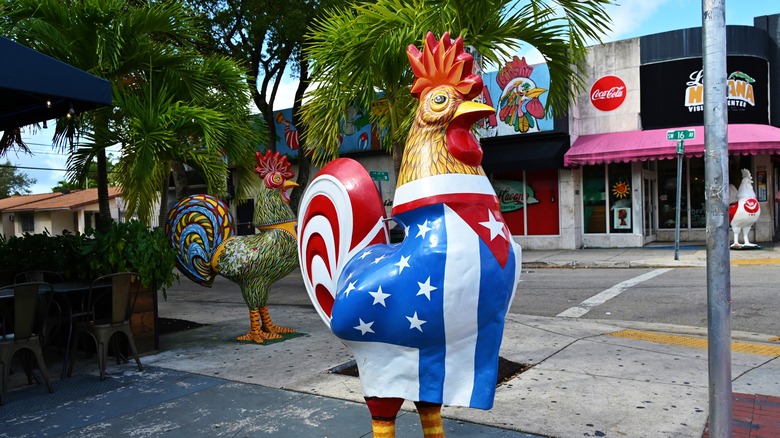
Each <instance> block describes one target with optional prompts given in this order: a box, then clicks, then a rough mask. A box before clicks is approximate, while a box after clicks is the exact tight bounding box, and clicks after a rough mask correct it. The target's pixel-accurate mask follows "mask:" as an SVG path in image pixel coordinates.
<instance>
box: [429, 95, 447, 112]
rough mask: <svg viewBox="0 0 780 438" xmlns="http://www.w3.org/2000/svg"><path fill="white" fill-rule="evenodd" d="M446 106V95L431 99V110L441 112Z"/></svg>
mask: <svg viewBox="0 0 780 438" xmlns="http://www.w3.org/2000/svg"><path fill="white" fill-rule="evenodd" d="M446 105H447V95H446V94H436V95H435V96H433V97H432V98H431V109H432V110H434V111H441V110H443V109H444V107H445V106H446Z"/></svg>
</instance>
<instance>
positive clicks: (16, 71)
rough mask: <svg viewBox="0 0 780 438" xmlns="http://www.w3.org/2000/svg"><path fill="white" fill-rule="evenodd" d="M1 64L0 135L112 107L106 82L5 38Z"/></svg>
mask: <svg viewBox="0 0 780 438" xmlns="http://www.w3.org/2000/svg"><path fill="white" fill-rule="evenodd" d="M0 60H2V61H3V63H5V65H6V67H4V68H2V69H0V131H5V130H6V129H11V128H16V127H18V126H24V125H29V124H32V123H37V122H41V121H44V120H50V119H55V118H58V117H63V116H65V115H66V114H67V113H68V111H69V110H70V109H71V107H72V108H73V110H74V111H75V112H76V113H79V112H82V111H87V110H91V109H95V108H100V107H102V106H106V105H111V83H110V82H108V81H107V80H105V79H101V78H99V77H97V76H93V75H91V74H89V73H87V72H85V71H83V70H79V69H77V68H75V67H73V66H71V65H68V64H65V63H64V62H61V61H58V60H56V59H54V58H51V57H49V56H46V55H44V54H42V53H40V52H37V51H35V50H33V49H30V48H29V47H25V46H23V45H21V44H18V43H16V42H14V41H11V40H9V39H7V38H3V37H0ZM47 102H49V103H47Z"/></svg>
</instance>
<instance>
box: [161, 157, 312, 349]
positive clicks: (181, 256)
mask: <svg viewBox="0 0 780 438" xmlns="http://www.w3.org/2000/svg"><path fill="white" fill-rule="evenodd" d="M255 172H257V174H258V175H259V176H260V178H261V179H262V181H263V184H261V190H260V192H259V193H258V199H257V206H256V208H255V217H254V224H255V226H256V227H257V229H258V230H259V233H257V234H252V235H247V236H236V231H235V223H234V221H233V216H232V215H231V214H230V212H229V211H228V207H227V205H225V203H224V202H222V201H221V200H219V199H218V198H216V197H214V196H210V195H202V194H201V195H191V196H188V197H186V198H184V199H182V200H181V201H180V202H179V203H178V204H177V205H176V206H175V207H173V208H172V209H171V211H170V212H169V213H168V222H167V224H166V231H167V233H168V236H169V238H170V244H171V246H172V247H173V249H174V251H175V252H176V265H177V266H178V268H179V270H180V271H181V272H182V273H183V274H184V275H186V276H187V278H189V279H190V280H192V281H194V282H196V283H198V284H201V285H204V286H211V285H212V283H213V282H214V279H215V277H216V276H217V275H222V276H223V277H225V278H227V279H229V280H231V281H233V282H234V283H236V284H238V285H239V286H240V287H241V294H242V295H243V297H244V301H245V302H246V304H247V306H248V307H249V320H250V328H249V332H248V333H246V334H244V335H241V336H239V337H237V338H236V339H237V340H239V341H254V342H257V343H262V342H263V341H266V340H270V339H279V338H281V337H282V334H284V333H292V332H293V330H292V329H290V328H286V327H280V326H277V325H275V324H274V323H273V321H272V320H271V316H270V315H269V314H268V307H267V306H266V302H267V301H268V293H269V292H270V288H271V285H272V284H273V283H274V282H276V281H277V280H279V279H281V278H282V277H284V276H285V275H287V274H289V273H290V272H291V271H292V270H293V268H295V267H296V266H297V262H298V258H297V239H296V234H295V225H296V220H295V214H294V213H293V211H292V209H290V206H289V202H290V198H289V197H288V196H287V190H288V189H290V188H292V187H294V186H297V184H296V183H295V182H294V181H291V180H290V179H291V178H292V177H293V175H294V174H293V172H292V171H291V170H290V163H288V162H287V157H283V156H281V155H279V154H278V153H275V154H272V153H271V152H270V151H269V152H267V153H266V154H265V155H263V154H261V153H260V152H258V153H257V167H256V168H255Z"/></svg>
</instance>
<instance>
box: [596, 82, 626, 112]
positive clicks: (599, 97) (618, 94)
mask: <svg viewBox="0 0 780 438" xmlns="http://www.w3.org/2000/svg"><path fill="white" fill-rule="evenodd" d="M624 100H626V83H625V82H623V79H620V78H619V77H617V76H602V77H601V78H599V80H597V81H596V83H594V84H593V86H592V87H590V102H591V103H592V104H593V106H595V107H596V108H597V109H600V110H601V111H612V110H614V109H616V108H617V107H619V106H620V105H622V104H623V101H624Z"/></svg>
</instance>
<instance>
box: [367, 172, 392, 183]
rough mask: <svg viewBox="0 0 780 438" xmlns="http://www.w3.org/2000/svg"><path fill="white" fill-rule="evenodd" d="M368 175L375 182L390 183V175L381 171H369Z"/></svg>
mask: <svg viewBox="0 0 780 438" xmlns="http://www.w3.org/2000/svg"><path fill="white" fill-rule="evenodd" d="M368 174H369V175H371V179H373V180H374V181H390V174H389V173H388V172H382V171H381V170H369V171H368Z"/></svg>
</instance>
